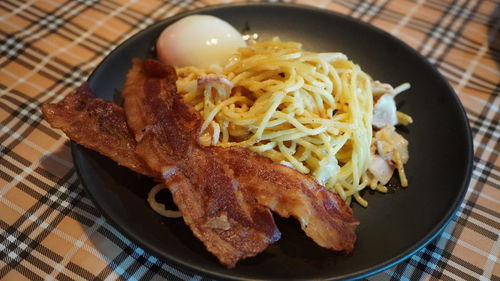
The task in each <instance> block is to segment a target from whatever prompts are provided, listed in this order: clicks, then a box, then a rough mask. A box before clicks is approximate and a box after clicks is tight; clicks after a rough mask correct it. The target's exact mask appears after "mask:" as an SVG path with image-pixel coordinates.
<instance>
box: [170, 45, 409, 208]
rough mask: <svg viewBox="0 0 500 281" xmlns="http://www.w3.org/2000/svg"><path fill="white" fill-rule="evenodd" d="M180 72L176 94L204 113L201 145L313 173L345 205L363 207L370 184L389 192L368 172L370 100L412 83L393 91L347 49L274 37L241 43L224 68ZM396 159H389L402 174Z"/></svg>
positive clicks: (371, 137)
mask: <svg viewBox="0 0 500 281" xmlns="http://www.w3.org/2000/svg"><path fill="white" fill-rule="evenodd" d="M177 74H178V80H177V88H178V90H179V93H180V94H181V95H183V98H184V100H185V101H186V102H187V103H189V104H191V105H192V106H193V107H194V108H195V109H196V110H197V111H199V112H200V114H201V116H202V117H203V119H204V122H203V125H202V128H201V133H202V134H201V136H200V143H201V144H204V145H217V146H221V147H229V146H233V145H239V146H243V147H247V148H248V149H250V150H253V151H255V152H257V153H259V154H261V155H264V156H266V157H269V158H270V159H272V160H273V161H275V162H277V163H281V164H284V165H287V166H290V167H293V168H295V169H297V170H298V171H300V172H302V173H305V174H310V175H312V176H313V177H314V178H316V180H317V181H318V182H319V183H320V184H322V185H324V186H325V187H326V188H328V189H331V190H334V191H335V192H337V193H338V194H339V195H340V196H341V197H342V198H343V199H344V200H346V202H347V203H350V202H351V200H352V198H354V199H355V200H356V201H357V202H358V203H359V204H361V205H363V206H367V204H368V203H367V202H366V200H364V199H363V198H362V197H361V195H360V191H361V190H363V189H364V188H365V187H367V186H370V187H371V188H372V189H374V190H378V191H380V192H386V191H387V188H386V187H385V186H384V184H385V183H384V184H381V183H380V181H378V180H377V178H376V177H375V176H374V175H373V174H372V173H370V172H369V171H368V168H369V165H370V162H371V159H372V157H373V155H374V154H376V153H377V152H376V149H374V147H375V146H376V145H375V143H376V139H375V138H374V131H373V129H372V118H373V111H374V98H375V99H377V96H381V95H382V94H387V93H389V94H391V95H392V96H395V95H396V94H398V93H399V92H401V91H402V90H405V89H406V88H408V86H409V85H407V84H403V86H402V87H398V88H396V89H393V88H392V87H391V86H390V85H388V84H382V83H379V82H374V81H373V80H372V79H371V77H370V76H369V75H368V74H366V73H365V72H363V71H362V70H361V68H360V67H359V66H358V65H356V64H354V63H353V62H352V61H350V60H348V59H347V57H346V56H345V55H344V54H341V53H313V52H307V51H304V50H303V49H302V47H301V44H299V43H296V42H281V41H279V40H278V39H274V40H272V41H265V42H260V43H256V44H253V45H250V46H249V47H245V48H241V49H239V50H238V53H237V54H235V55H234V56H233V57H232V58H231V59H230V61H229V62H228V63H227V64H226V65H225V66H223V67H215V66H214V67H211V68H206V69H200V68H195V67H182V68H177ZM398 118H399V119H401V120H402V122H405V123H406V124H408V123H410V122H411V118H410V117H409V116H408V115H405V114H402V113H398ZM386 148H387V147H386ZM393 154H394V155H398V153H393ZM399 160H400V161H393V162H394V163H395V166H397V167H398V171H399V174H400V175H401V171H402V172H403V175H404V169H403V164H404V162H403V161H401V159H399ZM402 179H403V178H402ZM404 179H405V180H406V178H404ZM403 185H404V184H403Z"/></svg>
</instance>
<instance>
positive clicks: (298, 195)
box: [211, 146, 359, 252]
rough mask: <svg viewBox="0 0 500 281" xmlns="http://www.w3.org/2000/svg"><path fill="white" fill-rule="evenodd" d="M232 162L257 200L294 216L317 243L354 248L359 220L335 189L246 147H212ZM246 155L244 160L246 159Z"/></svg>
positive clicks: (339, 248) (240, 178) (234, 168)
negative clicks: (329, 188) (332, 189)
mask: <svg viewBox="0 0 500 281" xmlns="http://www.w3.org/2000/svg"><path fill="white" fill-rule="evenodd" d="M211 149H212V150H214V151H215V152H216V154H217V156H218V157H219V158H221V159H224V161H225V162H226V163H227V164H229V166H230V167H231V169H232V170H233V171H234V176H235V177H236V178H237V179H238V181H239V182H240V183H241V184H242V185H243V187H244V188H245V189H246V190H249V191H250V192H252V194H253V195H254V196H255V198H257V201H258V202H259V203H260V204H262V205H263V206H266V207H268V208H270V209H271V210H273V211H275V212H276V213H278V214H279V215H280V216H282V217H285V218H287V217H290V216H293V217H295V218H296V219H298V220H299V222H300V224H301V226H302V230H304V232H305V233H306V234H307V236H309V237H310V238H311V239H313V240H314V242H316V244H318V245H320V246H322V247H324V248H328V249H331V250H335V251H346V252H351V251H352V249H353V247H354V243H355V241H356V233H355V229H356V227H357V226H358V225H359V221H358V220H356V219H355V218H353V217H352V210H351V208H350V207H349V206H347V205H346V204H345V202H344V201H343V200H342V199H341V198H340V197H339V196H338V195H337V194H336V193H333V192H330V191H328V190H326V189H325V188H324V187H323V186H322V185H320V184H318V183H317V182H316V181H315V180H314V179H313V178H312V177H310V176H307V175H304V174H301V173H300V172H298V171H296V170H294V169H292V168H290V167H287V166H284V165H280V164H276V163H274V162H272V161H271V160H270V159H268V158H265V157H263V156H260V155H258V154H257V153H254V152H252V151H250V150H248V149H245V148H242V147H236V146H233V147H230V148H220V147H212V148H211ZM243 159H244V160H243Z"/></svg>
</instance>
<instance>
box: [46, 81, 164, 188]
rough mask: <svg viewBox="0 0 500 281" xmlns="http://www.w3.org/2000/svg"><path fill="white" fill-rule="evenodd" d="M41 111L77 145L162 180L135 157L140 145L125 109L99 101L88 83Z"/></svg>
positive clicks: (140, 159) (51, 123) (52, 124)
mask: <svg viewBox="0 0 500 281" xmlns="http://www.w3.org/2000/svg"><path fill="white" fill-rule="evenodd" d="M42 112H43V115H44V116H45V119H46V120H47V121H48V122H49V124H50V125H51V126H52V127H54V128H57V129H61V130H62V131H63V132H64V133H65V134H66V135H67V136H68V137H69V138H70V139H71V140H73V141H75V142H76V143H78V144H80V145H83V146H85V147H87V148H90V149H92V150H95V151H97V152H99V153H101V154H103V155H105V156H107V157H109V158H111V159H112V160H113V161H115V162H117V163H118V164H120V165H123V166H126V167H128V168H130V169H131V170H133V171H135V172H137V173H139V174H143V175H147V176H150V177H154V178H158V177H159V174H158V173H156V172H154V171H153V170H151V169H150V168H149V166H148V165H146V163H145V162H144V161H143V160H142V158H140V157H138V156H137V154H135V147H136V145H137V143H136V141H135V140H134V138H133V137H132V134H131V133H130V131H129V129H128V127H127V123H126V120H125V113H124V111H123V108H121V107H119V106H118V105H116V104H113V103H110V102H107V101H105V100H102V99H99V98H96V96H95V95H94V93H92V91H91V90H90V88H89V86H88V84H87V83H83V84H82V85H81V86H80V87H79V88H77V89H76V90H75V91H74V92H73V93H71V94H69V95H68V96H67V97H65V98H64V99H63V100H62V101H61V102H59V103H57V104H44V105H43V106H42Z"/></svg>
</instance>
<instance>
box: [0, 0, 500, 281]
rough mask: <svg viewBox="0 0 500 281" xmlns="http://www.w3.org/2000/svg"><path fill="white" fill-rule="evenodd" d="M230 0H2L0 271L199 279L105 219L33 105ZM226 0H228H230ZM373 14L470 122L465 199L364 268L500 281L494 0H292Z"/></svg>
mask: <svg viewBox="0 0 500 281" xmlns="http://www.w3.org/2000/svg"><path fill="white" fill-rule="evenodd" d="M222 2H228V1H211V0H205V1H178V0H171V1H160V0H144V1H131V0H112V1H98V0H75V1H68V0H39V1H37V0H30V1H28V0H26V1H23V0H2V1H0V32H1V34H0V53H1V58H0V130H1V133H0V144H1V145H0V150H1V152H0V157H1V159H0V279H3V280H27V279H28V280H115V279H130V280H136V279H137V280H139V279H141V280H150V279H154V280H161V279H167V280H199V279H204V277H202V276H197V275H194V274H192V273H190V272H188V271H186V270H185V269H181V268H176V267H174V266H172V265H170V264H168V263H165V262H164V261H161V260H159V259H157V258H156V257H154V256H152V255H150V254H148V253H147V252H145V251H144V250H143V249H141V248H139V247H138V246H137V245H135V244H133V243H132V242H131V241H129V240H128V239H127V238H126V237H124V236H123V235H122V234H120V232H118V231H117V230H116V229H115V228H113V227H112V226H110V225H109V224H108V222H106V220H105V219H104V218H103V217H102V215H101V214H100V213H99V211H98V210H97V209H96V208H95V207H94V205H93V204H92V202H91V201H90V200H89V198H88V197H87V195H86V194H85V192H84V190H83V188H82V186H81V184H80V181H79V179H78V176H77V175H76V173H75V168H74V166H73V162H72V158H71V155H70V149H69V145H68V143H69V142H68V139H67V138H66V137H65V136H64V135H63V134H62V133H61V132H60V131H57V130H53V129H51V128H50V127H49V126H48V124H47V122H46V121H44V120H43V119H42V115H41V112H40V105H41V104H42V103H45V102H50V101H57V100H60V99H61V98H62V97H64V96H65V95H66V94H68V93H69V92H70V91H71V90H72V89H73V88H75V87H76V86H78V85H79V84H80V83H82V82H83V81H85V80H86V79H87V77H88V75H89V74H90V73H91V71H92V70H93V69H94V68H95V67H96V65H97V64H98V63H99V62H100V61H101V60H102V59H103V58H104V57H105V56H106V55H107V54H108V53H109V52H110V51H111V50H113V48H115V47H116V46H117V45H119V44H120V43H121V42H123V41H124V40H125V39H127V38H128V37H130V36H131V35H133V34H134V33H136V32H137V31H139V30H141V29H143V28H145V27H147V26H149V25H151V24H152V23H154V22H156V21H158V20H161V19H163V18H166V17H168V16H171V15H174V14H177V13H179V12H182V11H184V10H187V9H194V8H199V7H204V6H207V5H212V4H218V3H222ZM229 2H230V1H229ZM293 2H300V3H301V4H306V5H314V6H318V7H322V8H325V9H332V10H335V11H338V12H340V13H343V14H348V15H350V16H352V17H355V18H358V19H360V20H363V21H366V22H369V23H371V24H374V25H376V26H378V27H380V28H382V29H384V30H386V31H388V32H390V33H391V34H393V35H394V36H397V37H399V38H401V39H402V40H404V41H405V42H407V43H408V44H409V45H411V46H412V47H413V48H415V49H416V50H418V52H420V53H421V54H423V55H424V56H425V57H427V58H428V59H429V61H430V62H431V63H433V64H434V65H435V66H436V67H437V68H438V69H439V70H440V71H441V73H442V74H444V76H445V77H446V78H447V79H448V80H449V81H450V83H451V84H452V86H453V87H454V89H455V91H456V92H457V94H458V96H459V97H460V99H461V101H462V103H463V104H464V106H465V108H466V110H467V114H468V117H469V119H470V125H471V127H472V131H473V135H474V151H475V152H474V156H475V157H474V171H473V175H472V181H471V184H470V187H469V189H468V192H467V195H466V198H465V201H464V202H463V204H462V206H461V209H460V211H459V212H458V213H457V214H456V215H455V216H454V218H453V221H452V223H451V224H450V225H449V226H448V227H447V228H446V229H445V231H444V233H443V234H442V235H440V236H439V237H438V238H437V239H436V240H435V241H433V242H432V243H430V244H429V245H428V246H427V247H425V248H424V249H422V250H421V251H419V252H418V253H417V254H416V255H414V256H412V257H411V258H409V259H407V260H406V261H404V262H402V263H400V264H399V265H397V266H395V267H393V268H391V269H389V270H387V271H385V272H383V273H380V274H377V275H374V276H371V277H369V279H370V280H388V279H394V280H417V279H442V280H457V279H464V280H473V279H476V280H500V265H499V261H498V257H499V253H500V241H499V239H498V236H499V232H500V231H499V229H500V227H499V226H500V216H499V212H500V192H499V190H498V189H499V186H500V168H499V166H500V162H499V158H498V154H499V151H500V145H499V142H498V140H499V136H500V130H499V124H498V123H499V117H500V111H499V106H500V98H499V97H498V95H499V92H500V90H499V89H500V78H499V77H500V75H499V74H500V71H499V67H500V66H499V64H500V32H499V27H500V17H499V16H500V5H499V2H498V0H471V1H464V0H454V1H451V0H450V1H437V0H429V1H425V0H417V1H405V0H369V1H359V0H339V1H313V0H309V1H307V0H305V1H293Z"/></svg>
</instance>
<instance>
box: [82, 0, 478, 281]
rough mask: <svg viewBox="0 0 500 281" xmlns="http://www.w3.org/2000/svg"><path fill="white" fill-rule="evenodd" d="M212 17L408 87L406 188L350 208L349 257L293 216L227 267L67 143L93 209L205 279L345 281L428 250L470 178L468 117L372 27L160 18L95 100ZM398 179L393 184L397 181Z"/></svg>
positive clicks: (119, 176) (269, 13) (338, 21)
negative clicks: (155, 49) (352, 243)
mask: <svg viewBox="0 0 500 281" xmlns="http://www.w3.org/2000/svg"><path fill="white" fill-rule="evenodd" d="M194 13H201V14H211V15H215V16H218V17H220V18H222V19H225V20H226V21H228V22H230V23H231V24H233V25H234V26H235V27H236V28H237V29H238V30H240V31H242V32H243V33H254V32H255V33H258V34H259V35H260V38H261V39H270V38H271V37H273V36H279V37H280V38H281V39H283V40H294V41H300V42H302V43H303V45H304V48H305V49H307V50H312V51H340V52H343V53H345V54H347V55H348V56H349V58H350V59H352V60H354V61H355V62H356V63H358V64H360V65H361V67H362V68H363V69H364V70H365V71H366V72H368V73H369V74H370V75H372V76H373V77H374V78H376V79H378V80H381V81H385V82H389V83H391V84H393V85H398V84H400V83H403V82H410V83H411V85H412V88H411V89H410V90H409V91H407V92H406V93H404V94H402V95H400V96H399V97H398V106H399V108H400V109H401V110H402V111H403V112H406V113H408V114H410V115H411V116H413V118H414V120H415V122H414V124H412V125H411V126H409V128H408V129H407V130H404V131H403V135H404V136H405V137H406V138H407V139H408V140H409V142H410V146H409V149H410V161H409V163H408V165H407V166H406V171H407V174H408V179H409V182H410V186H409V187H408V188H406V189H401V188H396V189H394V190H392V191H391V192H390V194H387V195H382V194H379V193H370V192H366V193H365V194H364V197H365V198H366V199H367V200H368V201H369V204H370V206H369V207H368V208H367V209H364V208H362V207H360V206H359V205H357V204H354V205H353V209H354V215H355V217H357V218H358V219H359V220H360V221H361V225H360V226H359V228H358V231H357V233H358V241H357V243H356V247H355V250H354V252H353V253H352V254H350V255H345V254H342V253H335V252H331V251H328V250H325V249H322V248H320V247H319V246H316V245H315V244H314V243H313V242H312V241H311V240H310V239H308V238H307V237H306V236H305V235H304V234H303V233H302V231H301V230H300V228H299V225H298V223H296V222H295V221H294V220H288V219H279V218H277V223H278V226H279V228H280V230H281V231H282V233H283V235H282V239H281V240H280V241H278V242H277V243H275V244H274V245H271V246H270V247H269V248H268V249H267V250H266V251H265V252H263V253H261V254H260V255H258V256H257V257H255V258H250V259H247V260H244V261H241V262H240V263H238V265H237V266H236V268H234V269H230V270H228V269H226V268H224V267H223V266H221V265H220V264H219V263H218V261H217V260H216V259H215V258H214V257H213V256H212V255H211V254H209V253H208V252H207V251H206V250H205V249H204V247H203V245H202V244H201V243H200V242H199V241H198V240H197V239H196V238H194V236H193V235H192V234H191V232H190V230H189V229H188V228H187V227H186V226H185V225H184V223H183V222H182V220H179V219H164V218H162V217H160V216H159V215H157V214H155V213H154V212H153V211H152V210H151V209H150V208H149V206H148V204H147V203H146V200H145V198H146V193H147V190H148V188H149V187H150V186H151V185H152V182H151V181H150V180H148V179H146V178H143V177H141V176H138V175H136V174H134V173H133V172H130V171H129V170H128V169H126V168H123V167H118V166H117V165H116V164H114V163H113V162H112V161H110V160H108V159H106V158H105V157H102V156H100V155H98V154H97V153H94V152H92V151H89V150H87V149H84V148H82V147H80V146H78V145H74V144H73V145H72V150H73V157H74V162H75V166H76V168H77V171H78V174H79V175H80V179H81V180H82V182H83V185H84V186H85V187H86V189H87V192H88V193H89V194H90V196H91V197H92V198H93V200H94V202H95V204H96V205H97V206H98V207H99V208H100V209H101V211H102V213H103V214H104V215H105V216H106V218H107V219H108V220H109V221H110V222H112V223H113V224H114V225H115V226H116V227H117V228H118V229H119V230H120V231H121V232H122V233H123V234H125V235H126V236H127V237H128V238H130V239H131V240H133V241H134V242H136V243H137V244H138V245H140V246H141V247H143V248H144V249H146V250H148V251H149V252H150V253H152V254H154V255H156V256H158V257H160V258H164V259H166V260H168V261H171V262H173V263H176V264H178V265H181V266H183V267H185V268H188V269H191V270H194V271H197V272H199V273H201V274H202V275H208V276H212V277H216V278H230V279H261V280H269V279H292V278H293V279H328V280H334V279H344V278H359V277H366V276H368V275H370V274H374V273H376V272H379V271H381V270H384V269H386V268H388V267H390V266H392V265H394V264H396V263H398V262H400V261H402V260H403V259H405V258H407V257H409V256H410V255H412V254H414V253H415V252H416V251H417V250H419V249H420V248H422V247H423V246H425V245H426V244H427V243H428V242H430V241H431V240H432V239H433V238H435V237H436V236H437V234H438V233H440V231H442V230H443V228H444V227H445V226H446V224H447V223H448V222H449V221H450V219H451V217H452V215H453V214H454V213H455V211H456V210H457V209H458V207H459V205H460V202H461V201H462V199H463V196H464V194H465V191H466V188H467V186H468V183H469V181H470V175H471V167H472V141H471V132H470V128H469V126H468V121H467V117H466V115H465V112H464V110H463V107H462V105H461V104H460V102H459V99H458V98H457V96H456V95H455V93H454V92H453V90H452V89H451V88H450V86H449V85H448V83H447V82H446V80H445V79H443V77H442V76H441V75H440V74H439V73H438V72H437V71H436V70H435V69H434V68H433V67H432V66H431V65H430V64H429V63H428V62H427V61H426V60H425V59H424V58H423V57H421V56H420V55H419V54H418V53H417V52H415V51H414V50H413V49H411V48H410V47H408V46H407V45H406V44H404V43H403V42H401V41H399V40H398V39H396V38H394V37H392V36H390V35H389V34H387V33H385V32H384V31H381V30H379V29H377V28H375V27H373V26H371V25H368V24H365V23H362V22H359V21H357V20H355V19H352V18H350V17H347V16H344V15H340V14H337V13H333V12H329V11H326V10H320V9H316V8H310V7H304V6H294V5H267V4H250V5H248V4H246V5H230V6H216V7H208V8H205V9H201V10H197V11H191V12H188V13H184V14H181V15H177V16H175V17H172V18H169V19H167V20H165V21H162V22H159V23H157V24H155V25H153V26H151V27H149V28H147V29H145V30H143V31H141V32H139V33H138V34H137V35H135V36H134V37H132V38H131V39H129V40H127V41H126V42H125V43H123V44H122V45H120V46H119V47H118V48H116V50H115V51H113V52H112V53H111V54H110V55H109V56H108V57H106V59H104V61H103V62H102V63H101V64H100V65H99V67H98V68H97V69H96V70H95V71H94V73H93V74H92V76H91V77H90V80H89V81H90V85H91V87H92V89H93V90H94V91H95V92H96V93H97V95H98V96H100V97H102V98H105V99H107V100H113V99H114V96H115V95H116V93H117V92H119V90H120V89H121V88H122V85H123V82H124V78H125V74H126V72H127V70H128V69H129V67H130V66H131V59H132V58H135V57H138V58H146V57H148V56H150V55H151V54H152V52H151V48H152V46H153V45H154V42H155V40H156V38H157V36H158V35H159V33H160V32H161V30H162V29H163V28H164V27H165V26H167V25H169V24H170V23H172V22H174V21H176V20H178V19H180V18H181V17H184V16H186V15H189V14H194ZM396 182H397V181H396Z"/></svg>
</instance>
